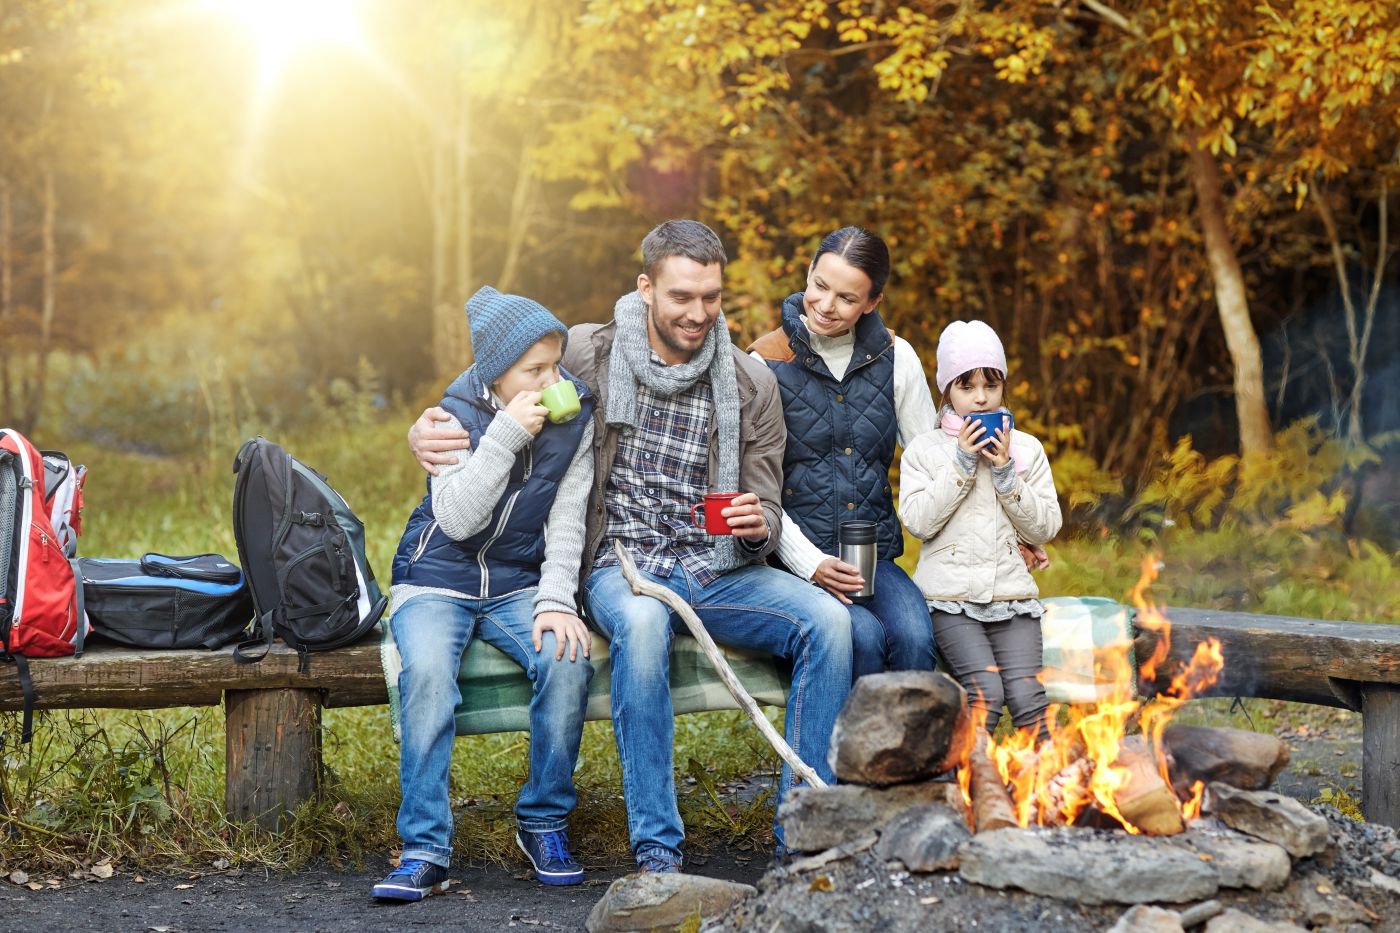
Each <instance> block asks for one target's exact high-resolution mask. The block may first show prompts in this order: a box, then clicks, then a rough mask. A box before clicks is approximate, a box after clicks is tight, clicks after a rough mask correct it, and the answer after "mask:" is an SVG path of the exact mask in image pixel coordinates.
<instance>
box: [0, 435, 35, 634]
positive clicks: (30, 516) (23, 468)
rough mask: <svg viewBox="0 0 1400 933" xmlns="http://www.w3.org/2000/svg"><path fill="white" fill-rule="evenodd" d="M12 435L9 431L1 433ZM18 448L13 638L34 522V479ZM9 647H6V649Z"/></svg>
mask: <svg viewBox="0 0 1400 933" xmlns="http://www.w3.org/2000/svg"><path fill="white" fill-rule="evenodd" d="M3 433H5V434H11V435H13V432H11V431H5V432H3ZM16 446H17V447H19V450H18V452H17V453H16V454H15V458H14V459H15V462H16V463H17V464H18V465H19V474H20V475H19V482H18V483H17V484H16V486H15V495H16V496H18V497H20V498H21V501H22V504H21V506H20V522H19V529H17V532H16V534H15V542H16V544H17V547H15V548H14V549H13V550H12V551H11V553H10V564H11V566H13V567H16V569H17V571H18V572H17V573H16V574H15V592H14V597H13V601H12V605H11V609H10V636H11V638H13V637H14V634H15V630H16V629H18V628H19V625H20V623H21V622H22V621H23V619H24V582H25V578H26V576H27V574H26V573H25V569H26V567H27V566H28V564H29V554H28V550H29V533H28V532H29V526H30V523H31V522H33V521H34V497H33V495H32V494H30V489H31V488H32V487H33V485H34V477H32V476H30V475H29V458H28V457H26V456H25V455H24V445H23V444H20V443H19V442H18V441H16ZM8 647H9V645H8V644H7V645H6V648H8Z"/></svg>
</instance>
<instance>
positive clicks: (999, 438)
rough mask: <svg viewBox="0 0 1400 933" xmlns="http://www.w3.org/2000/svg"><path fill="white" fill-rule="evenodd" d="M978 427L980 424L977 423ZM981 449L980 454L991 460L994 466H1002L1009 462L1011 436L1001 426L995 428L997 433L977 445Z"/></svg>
mask: <svg viewBox="0 0 1400 933" xmlns="http://www.w3.org/2000/svg"><path fill="white" fill-rule="evenodd" d="M978 427H979V428H980V427H981V425H978ZM978 449H979V450H981V451H982V456H984V457H986V458H987V459H988V460H990V461H991V462H992V466H994V467H1004V466H1006V465H1007V464H1008V463H1010V462H1011V436H1010V434H1009V433H1008V432H1007V431H1006V430H1005V429H1003V428H997V433H996V434H994V435H993V436H992V437H991V438H990V439H988V440H986V441H983V442H982V444H980V445H978Z"/></svg>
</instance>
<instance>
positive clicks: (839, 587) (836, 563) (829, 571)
mask: <svg viewBox="0 0 1400 933" xmlns="http://www.w3.org/2000/svg"><path fill="white" fill-rule="evenodd" d="M812 582H813V583H815V584H816V585H817V586H819V587H821V588H822V589H824V590H826V591H827V592H828V593H830V594H831V595H832V596H835V597H836V598H837V599H839V600H841V602H843V603H845V604H846V605H847V606H849V605H850V604H851V600H850V597H848V596H847V595H846V594H847V593H855V592H857V591H859V590H860V588H861V587H863V586H865V578H864V577H862V576H861V575H860V569H859V568H858V567H852V566H851V565H850V564H847V563H845V562H844V561H841V560H838V559H837V558H835V557H828V558H827V559H826V560H824V561H822V562H821V563H820V564H817V569H816V570H814V571H812Z"/></svg>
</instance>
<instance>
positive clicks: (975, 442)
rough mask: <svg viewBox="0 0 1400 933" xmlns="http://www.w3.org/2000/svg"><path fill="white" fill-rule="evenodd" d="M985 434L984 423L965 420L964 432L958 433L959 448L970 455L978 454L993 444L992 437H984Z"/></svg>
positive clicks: (969, 419)
mask: <svg viewBox="0 0 1400 933" xmlns="http://www.w3.org/2000/svg"><path fill="white" fill-rule="evenodd" d="M985 433H986V429H984V428H983V427H982V422H980V421H973V420H972V419H971V418H963V426H962V430H961V431H959V432H958V446H959V447H961V448H962V449H963V450H965V451H967V452H968V453H970V454H975V453H978V452H980V451H981V450H982V448H984V447H986V446H987V445H988V444H990V443H991V442H992V439H991V438H990V437H983V436H982V435H983V434H985Z"/></svg>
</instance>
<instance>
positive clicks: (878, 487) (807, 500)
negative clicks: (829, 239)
mask: <svg viewBox="0 0 1400 933" xmlns="http://www.w3.org/2000/svg"><path fill="white" fill-rule="evenodd" d="M802 313H803V307H802V293H801V292H797V293H795V294H793V295H789V296H788V298H787V300H786V301H784V302H783V326H782V329H781V330H775V331H773V332H772V333H770V334H768V335H766V336H764V337H761V338H759V339H758V340H757V341H755V342H754V345H753V347H752V349H754V350H757V351H758V353H759V355H760V356H762V357H763V358H764V360H765V361H766V362H767V363H768V367H769V369H771V370H772V371H773V375H775V376H776V377H777V378H778V388H779V390H780V391H781V393H782V397H783V419H784V420H785V421H786V422H787V432H788V436H787V449H786V451H785V453H784V455H783V508H784V509H785V510H786V511H787V513H788V515H790V516H792V518H793V520H794V521H796V522H797V524H798V526H799V527H800V528H801V529H802V533H803V534H805V535H806V536H807V538H808V539H809V540H811V542H812V543H813V544H815V545H816V546H817V547H818V548H820V549H821V550H822V552H823V553H825V554H830V555H832V556H835V555H836V554H838V553H840V552H839V549H838V544H837V530H838V528H839V527H840V524H841V523H842V522H845V521H851V520H852V519H859V520H862V521H870V522H875V523H876V525H877V527H878V534H879V537H878V542H879V554H880V558H881V559H882V560H894V559H895V558H896V557H898V556H899V555H900V554H902V553H904V534H903V532H902V531H901V529H900V525H899V518H898V516H897V515H896V514H895V510H894V496H893V493H892V491H891V489H890V465H891V464H892V463H894V450H895V443H896V439H897V424H896V420H895V411H894V337H893V336H892V335H891V334H890V332H889V331H888V330H886V329H885V322H884V321H883V320H881V319H880V314H879V312H872V313H870V314H866V315H863V316H862V317H861V319H860V320H859V321H857V322H856V326H855V347H854V351H853V352H852V354H851V362H850V364H849V365H848V366H847V367H846V372H845V375H844V376H842V378H841V379H840V380H839V381H838V380H837V379H836V378H835V377H833V376H832V375H831V371H830V370H829V369H827V368H826V362H825V361H824V360H823V359H822V358H821V356H820V355H819V354H818V353H816V352H815V351H814V350H813V349H812V347H811V344H810V342H809V339H808V332H807V327H806V325H804V324H803V323H802V320H801V315H802Z"/></svg>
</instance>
